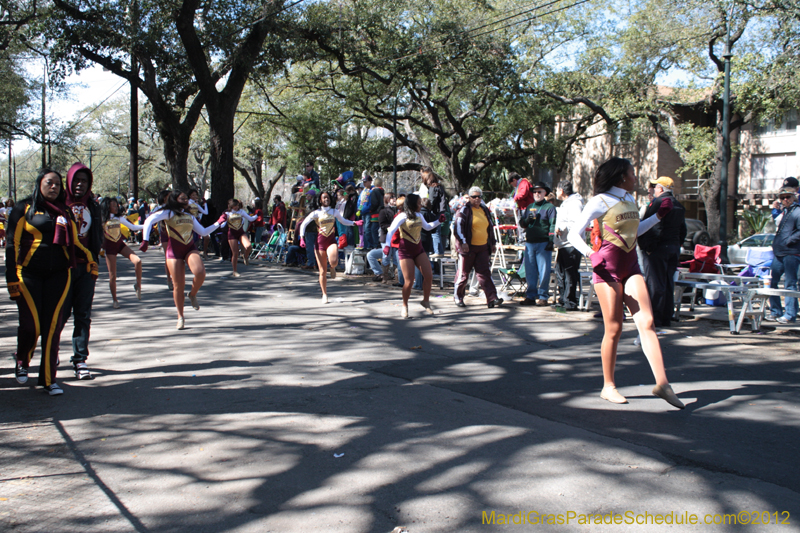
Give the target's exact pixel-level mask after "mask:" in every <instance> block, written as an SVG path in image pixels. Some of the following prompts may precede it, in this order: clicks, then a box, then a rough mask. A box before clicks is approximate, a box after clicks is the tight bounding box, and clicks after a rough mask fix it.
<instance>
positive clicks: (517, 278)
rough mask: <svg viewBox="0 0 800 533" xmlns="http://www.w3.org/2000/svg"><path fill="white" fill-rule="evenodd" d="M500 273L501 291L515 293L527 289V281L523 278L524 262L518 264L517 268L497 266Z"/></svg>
mask: <svg viewBox="0 0 800 533" xmlns="http://www.w3.org/2000/svg"><path fill="white" fill-rule="evenodd" d="M497 272H499V273H500V281H502V282H503V284H502V285H501V286H500V290H501V291H506V292H508V293H510V294H517V293H520V292H525V291H526V290H528V281H527V280H526V279H525V263H522V264H520V265H519V270H515V269H514V268H513V267H512V268H498V269H497Z"/></svg>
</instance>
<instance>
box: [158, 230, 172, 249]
mask: <svg viewBox="0 0 800 533" xmlns="http://www.w3.org/2000/svg"><path fill="white" fill-rule="evenodd" d="M158 238H159V239H161V248H163V249H164V253H165V254H167V257H169V245H170V240H171V239H170V238H169V233H167V230H166V229H164V227H163V226H162V225H161V224H159V226H158Z"/></svg>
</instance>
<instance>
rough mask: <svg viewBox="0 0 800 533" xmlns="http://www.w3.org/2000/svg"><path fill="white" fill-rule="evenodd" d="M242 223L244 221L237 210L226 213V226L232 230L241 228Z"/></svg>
mask: <svg viewBox="0 0 800 533" xmlns="http://www.w3.org/2000/svg"><path fill="white" fill-rule="evenodd" d="M243 225H244V221H243V220H242V215H240V214H239V213H237V212H235V211H234V212H232V213H228V226H229V227H230V228H231V229H233V230H239V229H242V226H243Z"/></svg>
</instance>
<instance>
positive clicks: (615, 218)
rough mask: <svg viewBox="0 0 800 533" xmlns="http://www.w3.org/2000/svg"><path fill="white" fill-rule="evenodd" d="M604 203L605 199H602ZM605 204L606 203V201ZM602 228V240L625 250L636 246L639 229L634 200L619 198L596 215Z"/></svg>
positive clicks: (637, 213) (637, 211)
mask: <svg viewBox="0 0 800 533" xmlns="http://www.w3.org/2000/svg"><path fill="white" fill-rule="evenodd" d="M604 203H605V200H604ZM606 205H608V204H607V203H606ZM598 220H599V221H600V224H601V228H602V230H603V240H604V241H609V242H611V243H612V244H614V245H615V246H618V247H619V248H621V249H622V250H624V251H625V252H630V251H631V250H633V249H635V248H636V239H637V235H638V231H639V210H638V208H637V207H636V203H635V202H631V201H626V200H624V199H623V198H619V202H617V203H616V204H614V206H613V207H610V208H609V209H608V211H606V213H605V214H603V215H601V216H600V217H598Z"/></svg>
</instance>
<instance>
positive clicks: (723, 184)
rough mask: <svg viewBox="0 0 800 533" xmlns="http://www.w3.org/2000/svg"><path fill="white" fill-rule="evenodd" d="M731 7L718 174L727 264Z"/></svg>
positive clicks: (721, 236)
mask: <svg viewBox="0 0 800 533" xmlns="http://www.w3.org/2000/svg"><path fill="white" fill-rule="evenodd" d="M732 18H733V5H731V11H730V14H729V15H728V20H727V21H726V24H725V25H726V26H727V32H726V35H725V54H724V55H723V56H722V57H723V58H724V59H725V82H724V84H725V85H724V88H723V91H722V168H721V169H720V173H719V181H720V187H719V245H720V247H721V252H722V253H721V254H720V256H721V259H722V261H723V263H727V262H728V165H729V164H730V161H731V139H730V137H731V57H733V54H732V53H731V19H732Z"/></svg>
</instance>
